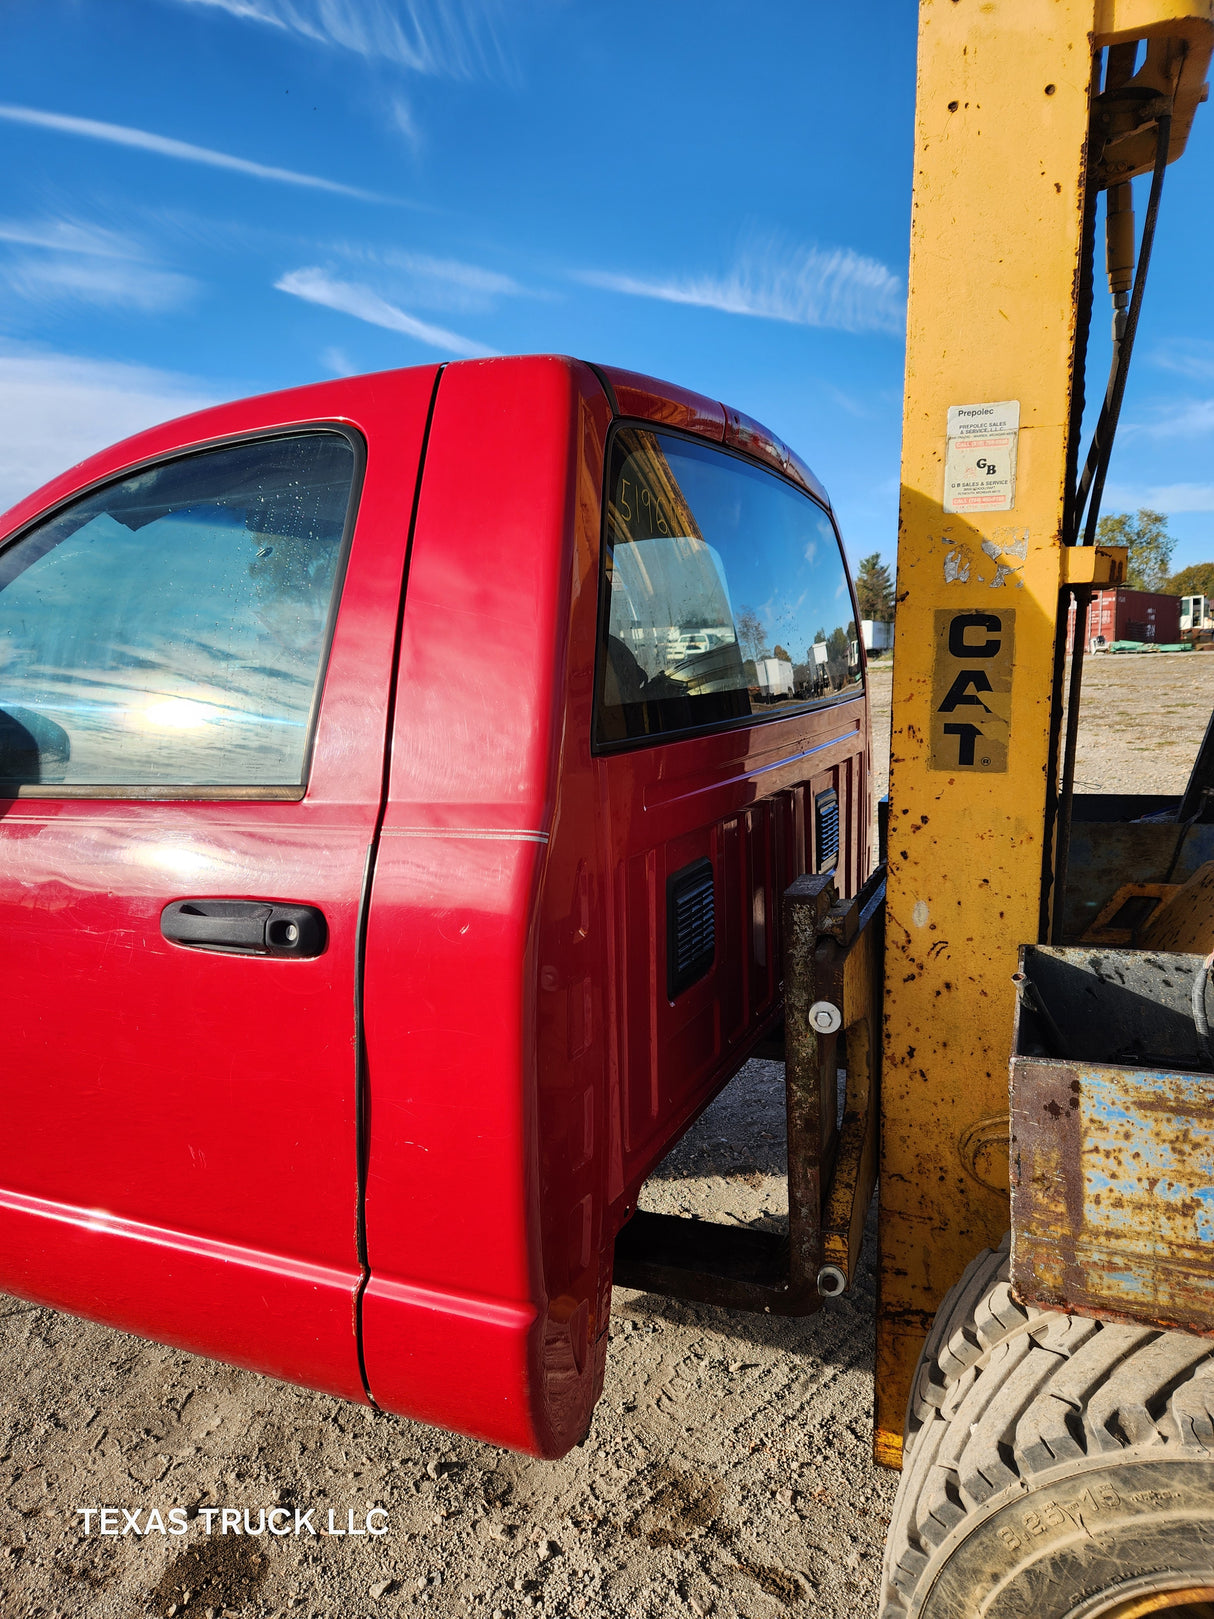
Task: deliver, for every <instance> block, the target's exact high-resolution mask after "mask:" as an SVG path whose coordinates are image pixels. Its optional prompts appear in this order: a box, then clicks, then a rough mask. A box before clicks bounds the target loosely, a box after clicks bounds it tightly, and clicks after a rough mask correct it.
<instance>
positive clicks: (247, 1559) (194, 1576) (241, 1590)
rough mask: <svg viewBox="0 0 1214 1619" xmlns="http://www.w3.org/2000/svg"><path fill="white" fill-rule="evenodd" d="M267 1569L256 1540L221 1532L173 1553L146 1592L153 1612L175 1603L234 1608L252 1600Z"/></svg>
mask: <svg viewBox="0 0 1214 1619" xmlns="http://www.w3.org/2000/svg"><path fill="white" fill-rule="evenodd" d="M266 1572H267V1563H266V1555H265V1553H264V1552H262V1551H259V1550H258V1549H257V1546H256V1543H255V1542H252V1541H249V1540H245V1539H243V1538H238V1537H236V1536H234V1535H221V1536H219V1537H218V1538H217V1539H216V1538H208V1539H206V1540H201V1541H199V1542H197V1544H195V1545H193V1546H187V1547H186V1548H185V1550H184V1551H181V1552H179V1553H178V1554H177V1556H176V1557H174V1559H173V1561H172V1562H171V1563H170V1564H169V1566H168V1568H166V1569H165V1571H164V1573H163V1574H162V1575H161V1577H160V1580H159V1581H158V1583H157V1584H156V1586H155V1588H154V1589H153V1590H152V1591H151V1592H149V1594H148V1603H149V1606H150V1608H151V1610H152V1612H153V1613H167V1612H168V1611H169V1609H170V1608H171V1607H174V1606H176V1609H177V1611H178V1612H179V1613H180V1612H183V1611H185V1609H186V1608H187V1607H188V1608H189V1611H190V1612H191V1613H196V1614H201V1613H204V1612H205V1611H206V1609H207V1608H214V1609H216V1611H219V1610H222V1609H224V1608H235V1609H237V1610H239V1609H241V1608H243V1607H245V1605H246V1604H247V1603H249V1602H251V1601H252V1600H253V1598H254V1597H255V1596H256V1594H257V1592H258V1590H259V1589H260V1587H261V1585H262V1583H263V1582H264V1580H265V1577H266Z"/></svg>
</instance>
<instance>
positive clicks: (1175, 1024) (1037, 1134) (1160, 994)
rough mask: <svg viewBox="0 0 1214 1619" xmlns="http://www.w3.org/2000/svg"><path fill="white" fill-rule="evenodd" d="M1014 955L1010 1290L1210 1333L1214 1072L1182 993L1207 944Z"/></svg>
mask: <svg viewBox="0 0 1214 1619" xmlns="http://www.w3.org/2000/svg"><path fill="white" fill-rule="evenodd" d="M1021 965H1022V974H1023V979H1022V995H1021V1005H1020V1008H1019V1010H1018V1015H1017V1021H1016V1032H1015V1040H1014V1045H1013V1057H1012V1092H1011V1100H1012V1129H1011V1135H1012V1142H1011V1182H1012V1282H1013V1287H1014V1289H1015V1291H1016V1293H1017V1295H1018V1296H1019V1297H1020V1298H1022V1299H1023V1300H1025V1301H1026V1302H1030V1303H1034V1304H1039V1305H1045V1306H1053V1307H1056V1308H1059V1309H1067V1310H1071V1311H1074V1312H1076V1313H1078V1314H1081V1315H1092V1316H1097V1317H1101V1318H1105V1319H1111V1320H1124V1321H1134V1322H1139V1323H1142V1324H1146V1325H1151V1326H1160V1327H1169V1328H1182V1329H1185V1330H1188V1331H1190V1332H1197V1333H1201V1334H1205V1335H1210V1336H1214V1072H1212V1071H1211V1066H1210V1064H1209V1062H1208V1060H1207V1058H1206V1057H1205V1055H1204V1053H1203V1052H1202V1049H1201V1045H1200V1041H1199V1038H1198V1035H1197V1031H1196V1029H1195V1027H1194V1024H1193V1018H1192V1011H1191V1003H1190V996H1191V989H1192V984H1193V979H1194V976H1195V974H1196V973H1197V972H1198V971H1199V970H1200V968H1201V966H1202V958H1201V957H1199V956H1182V955H1171V954H1162V953H1151V952H1144V951H1131V950H1105V951H1094V950H1084V949H1061V950H1047V949H1044V948H1038V947H1031V948H1026V949H1025V950H1024V951H1023V952H1022V958H1021ZM1119 1058H1121V1059H1123V1060H1120V1061H1119V1060H1118V1059H1119Z"/></svg>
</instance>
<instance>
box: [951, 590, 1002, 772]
mask: <svg viewBox="0 0 1214 1619" xmlns="http://www.w3.org/2000/svg"><path fill="white" fill-rule="evenodd" d="M1015 630H1016V614H1015V612H1014V611H1004V612H997V613H988V612H982V613H979V612H970V613H959V612H956V611H953V610H951V609H947V608H940V609H937V611H936V662H935V668H934V671H933V674H932V726H931V752H930V762H931V768H932V769H933V770H949V771H954V772H955V771H958V770H966V771H970V770H979V771H1005V770H1006V769H1007V749H1008V732H1009V730H1010V726H1011V708H1012V658H1013V655H1014V651H1015Z"/></svg>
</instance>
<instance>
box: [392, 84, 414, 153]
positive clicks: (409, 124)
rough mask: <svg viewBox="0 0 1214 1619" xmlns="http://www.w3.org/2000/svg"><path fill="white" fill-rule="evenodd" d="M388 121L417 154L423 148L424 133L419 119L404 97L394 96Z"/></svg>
mask: <svg viewBox="0 0 1214 1619" xmlns="http://www.w3.org/2000/svg"><path fill="white" fill-rule="evenodd" d="M388 120H389V122H390V123H391V125H392V127H393V129H395V130H396V131H397V132H398V134H401V135H403V136H404V137H405V139H406V140H407V141H408V143H409V145H410V146H411V147H412V148H413V150H414V151H415V152H420V151H421V148H422V132H421V129H420V128H419V126H418V122H417V119H416V118H415V117H414V116H413V108H412V107H411V106H410V105H409V103H408V102H407V101H406V100H405V98H404V96H393V97H392V99H391V101H390V102H389V104H388Z"/></svg>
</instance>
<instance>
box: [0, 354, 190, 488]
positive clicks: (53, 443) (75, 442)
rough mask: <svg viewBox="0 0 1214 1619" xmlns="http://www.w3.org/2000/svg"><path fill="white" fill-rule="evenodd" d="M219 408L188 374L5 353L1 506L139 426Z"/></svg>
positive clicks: (1, 362) (0, 374) (0, 406)
mask: <svg viewBox="0 0 1214 1619" xmlns="http://www.w3.org/2000/svg"><path fill="white" fill-rule="evenodd" d="M213 403H215V400H214V398H213V397H212V396H210V390H209V389H207V388H206V387H205V386H204V385H203V384H202V383H200V382H196V381H194V380H193V379H191V378H188V377H181V376H175V375H173V374H171V373H170V372H167V371H157V370H153V369H151V368H148V367H144V366H135V365H121V364H117V363H115V362H111V361H106V360H85V359H79V358H77V357H75V356H73V355H69V354H47V353H43V352H39V351H36V350H21V349H7V350H0V508H4V509H7V508H8V507H9V506H11V505H13V504H14V503H15V502H16V501H18V500H20V499H21V498H22V497H23V496H25V495H28V494H29V493H30V492H31V491H32V490H34V489H37V488H38V487H39V485H41V484H44V483H46V481H47V480H48V479H49V478H53V477H54V476H55V475H56V474H57V473H59V472H62V471H63V470H64V469H65V468H66V467H69V466H72V465H73V464H74V463H75V462H77V461H80V460H82V459H83V458H84V457H85V456H86V455H92V454H93V453H94V452H95V451H96V450H101V449H104V448H105V446H106V445H107V444H113V443H114V442H115V441H116V440H118V439H121V438H126V437H127V435H128V434H130V433H137V432H139V431H140V429H141V428H144V427H151V426H153V425H154V424H155V423H156V422H163V421H166V420H167V419H168V418H169V417H172V416H181V415H183V414H184V413H185V412H187V411H191V410H200V409H201V408H202V407H203V406H204V405H209V404H213Z"/></svg>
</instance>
